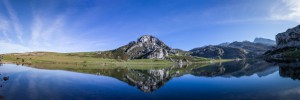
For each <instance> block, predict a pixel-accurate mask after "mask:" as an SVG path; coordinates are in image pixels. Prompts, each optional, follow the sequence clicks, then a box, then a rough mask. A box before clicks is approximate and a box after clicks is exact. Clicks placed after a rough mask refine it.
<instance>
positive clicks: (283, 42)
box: [276, 25, 300, 48]
mask: <svg viewBox="0 0 300 100" xmlns="http://www.w3.org/2000/svg"><path fill="white" fill-rule="evenodd" d="M276 43H277V48H286V47H300V25H298V26H296V27H294V28H291V29H288V30H287V31H286V32H283V33H279V34H277V35H276Z"/></svg>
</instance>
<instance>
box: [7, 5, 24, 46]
mask: <svg viewBox="0 0 300 100" xmlns="http://www.w3.org/2000/svg"><path fill="white" fill-rule="evenodd" d="M3 3H4V6H5V8H6V9H7V11H8V13H9V16H10V19H11V21H12V25H13V28H14V31H15V33H16V35H17V38H18V39H19V41H20V42H23V39H22V35H23V30H22V25H21V24H20V22H19V18H18V16H17V15H16V12H15V11H14V9H13V8H12V6H11V5H10V3H9V2H8V1H7V0H3Z"/></svg>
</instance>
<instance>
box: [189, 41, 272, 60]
mask: <svg viewBox="0 0 300 100" xmlns="http://www.w3.org/2000/svg"><path fill="white" fill-rule="evenodd" d="M265 40H267V39H265ZM271 49H272V45H269V44H265V43H264V42H263V41H261V42H260V43H257V42H256V43H255V42H250V41H243V42H237V41H235V42H232V43H228V42H226V43H222V44H220V45H209V46H204V47H199V48H194V49H192V50H190V52H191V55H192V56H198V57H207V58H215V59H216V58H217V59H236V58H238V59H245V58H257V57H260V56H261V55H262V54H264V53H265V52H266V51H268V50H271Z"/></svg>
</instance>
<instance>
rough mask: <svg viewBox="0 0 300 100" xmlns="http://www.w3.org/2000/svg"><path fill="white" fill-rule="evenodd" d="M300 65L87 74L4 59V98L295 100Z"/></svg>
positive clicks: (254, 64)
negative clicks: (38, 66)
mask: <svg viewBox="0 0 300 100" xmlns="http://www.w3.org/2000/svg"><path fill="white" fill-rule="evenodd" d="M298 65H300V64H299V63H290V64H279V65H274V64H270V63H266V62H264V61H236V62H226V63H217V64H211V65H204V64H202V65H188V66H179V65H174V66H170V67H168V68H163V69H151V70H141V69H130V68H125V67H120V68H113V69H107V68H106V69H97V70H95V69H93V70H92V71H85V72H86V73H83V72H72V71H63V70H46V69H36V68H32V67H26V66H17V65H14V64H3V65H1V66H0V74H1V75H0V76H1V80H0V85H1V87H0V100H3V99H4V100H140V99H141V100H144V99H163V100H171V99H175V100H176V99H179V100H182V99H184V100H188V99H196V100H199V99H203V100H229V99H234V100H236V99H238V100H240V99H243V100H244V99H245V100H257V99H258V100H260V99H269V100H278V99H279V100H296V99H300V98H299V97H300V81H299V79H300V66H299V68H298V67H297V66H298ZM87 67H88V66H87Z"/></svg>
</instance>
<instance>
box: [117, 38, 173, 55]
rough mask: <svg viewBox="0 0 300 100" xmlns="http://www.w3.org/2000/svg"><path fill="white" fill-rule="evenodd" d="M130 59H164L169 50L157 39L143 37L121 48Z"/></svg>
mask: <svg viewBox="0 0 300 100" xmlns="http://www.w3.org/2000/svg"><path fill="white" fill-rule="evenodd" d="M118 49H121V50H123V51H124V52H125V53H126V54H127V55H128V56H129V58H130V59H165V58H166V57H167V56H168V55H169V53H170V50H171V48H170V47H169V46H167V45H166V44H165V43H163V42H162V41H160V40H159V39H158V38H156V37H154V36H151V35H144V36H142V37H140V38H139V39H138V40H137V41H133V42H130V43H129V44H128V45H125V46H123V47H121V48H118Z"/></svg>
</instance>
